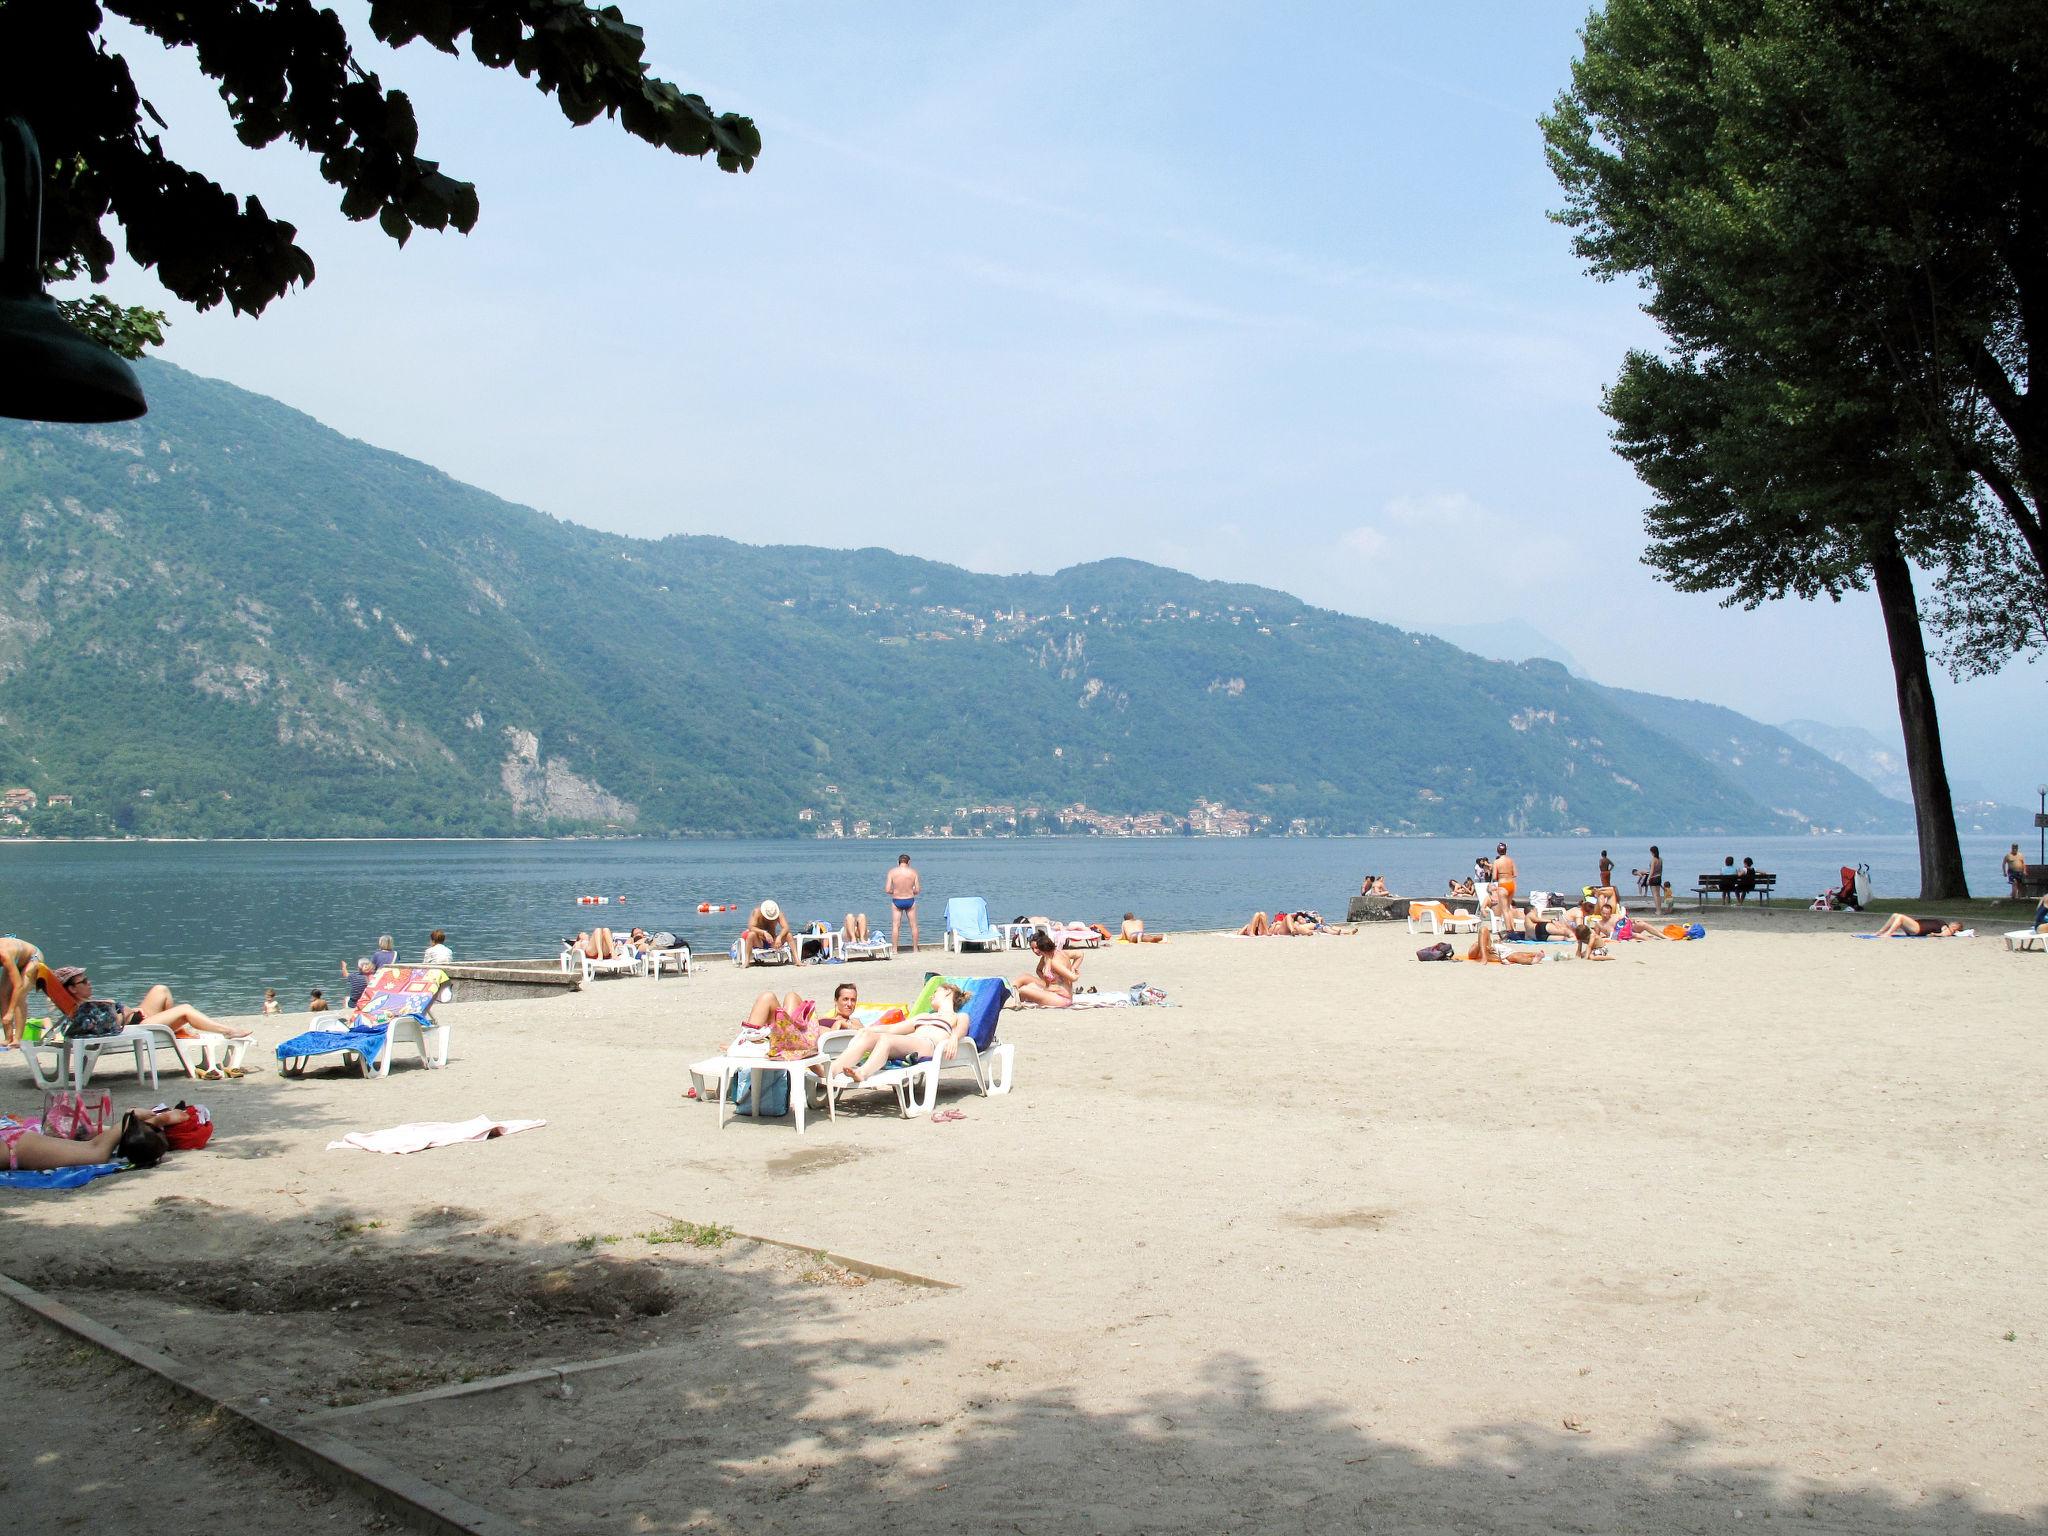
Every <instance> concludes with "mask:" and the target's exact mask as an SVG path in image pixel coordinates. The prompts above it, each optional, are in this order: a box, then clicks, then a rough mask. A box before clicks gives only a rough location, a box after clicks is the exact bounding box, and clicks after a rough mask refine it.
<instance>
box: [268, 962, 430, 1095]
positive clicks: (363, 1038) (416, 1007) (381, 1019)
mask: <svg viewBox="0 0 2048 1536" xmlns="http://www.w3.org/2000/svg"><path fill="white" fill-rule="evenodd" d="M446 985H448V973H447V972H446V971H443V970H439V969H437V968H436V967H433V966H425V965H422V966H411V965H387V966H385V967H384V969H383V970H381V971H379V972H378V973H377V974H376V975H375V976H373V977H371V978H370V985H369V986H368V987H367V988H366V989H365V990H364V992H363V1000H362V1001H361V1002H360V1003H358V1004H357V1005H356V1011H355V1013H354V1014H352V1015H351V1016H350V1018H349V1021H348V1026H347V1027H346V1028H344V1029H313V1030H308V1031H307V1032H306V1033H305V1034H303V1035H294V1036H293V1037H292V1038H291V1039H289V1040H287V1041H285V1042H284V1043H283V1044H282V1045H280V1046H278V1048H277V1059H278V1063H279V1065H280V1066H281V1067H282V1069H283V1070H284V1071H286V1072H290V1073H295V1074H296V1073H300V1072H304V1071H305V1070H306V1063H307V1062H308V1061H310V1060H311V1059H312V1058H313V1057H315V1056H331V1055H334V1054H336V1053H341V1054H345V1055H349V1056H352V1057H354V1058H355V1063H356V1067H357V1070H359V1071H360V1072H361V1073H362V1074H363V1076H365V1077H384V1076H386V1075H387V1074H389V1072H390V1070H391V1047H392V1046H394V1045H397V1044H399V1043H400V1042H402V1041H407V1040H409V1041H411V1042H412V1043H413V1044H414V1045H416V1046H418V1047H419V1048H420V1060H421V1062H422V1063H424V1064H425V1065H426V1066H428V1067H445V1066H446V1065H447V1064H448V1026H447V1025H446V1024H443V1023H439V1022H437V1021H436V1020H435V1018H434V1016H433V1014H434V999H435V997H436V995H437V994H439V992H440V990H441V989H442V988H443V987H445V986H446ZM430 1039H431V1040H432V1042H433V1045H432V1048H431V1049H429V1047H428V1041H429V1040H430Z"/></svg>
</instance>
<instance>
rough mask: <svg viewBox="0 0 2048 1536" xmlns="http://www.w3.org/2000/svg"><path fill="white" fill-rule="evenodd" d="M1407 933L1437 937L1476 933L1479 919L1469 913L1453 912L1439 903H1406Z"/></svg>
mask: <svg viewBox="0 0 2048 1536" xmlns="http://www.w3.org/2000/svg"><path fill="white" fill-rule="evenodd" d="M1418 925H1419V926H1418ZM1408 931H1409V932H1410V933H1411V934H1438V935H1441V934H1446V933H1477V932H1478V931H1479V919H1478V918H1477V917H1474V916H1473V915H1472V914H1471V913H1469V912H1453V911H1452V910H1451V909H1450V908H1449V907H1448V906H1446V905H1444V903H1442V902H1440V901H1411V902H1409V903H1408Z"/></svg>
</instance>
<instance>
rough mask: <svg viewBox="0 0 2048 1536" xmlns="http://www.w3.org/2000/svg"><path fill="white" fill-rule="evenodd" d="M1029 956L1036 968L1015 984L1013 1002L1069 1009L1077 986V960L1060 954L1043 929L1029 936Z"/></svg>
mask: <svg viewBox="0 0 2048 1536" xmlns="http://www.w3.org/2000/svg"><path fill="white" fill-rule="evenodd" d="M1031 952H1032V953H1033V954H1035V955H1036V956H1038V964H1037V966H1036V967H1035V968H1034V969H1033V970H1032V973H1031V974H1030V975H1029V976H1020V977H1018V978H1017V982H1016V993H1017V1001H1018V1002H1020V1003H1029V1004H1030V1005H1031V1006H1032V1007H1034V1008H1071V1007H1073V1006H1074V988H1076V987H1078V986H1079V985H1080V984H1081V957H1080V956H1079V955H1076V954H1070V953H1066V952H1063V951H1062V950H1061V949H1060V947H1059V945H1058V944H1056V943H1054V942H1053V937H1052V935H1051V934H1049V933H1047V932H1046V931H1045V930H1044V929H1043V928H1034V929H1033V930H1032V932H1031Z"/></svg>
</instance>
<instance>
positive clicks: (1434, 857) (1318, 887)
mask: <svg viewBox="0 0 2048 1536" xmlns="http://www.w3.org/2000/svg"><path fill="white" fill-rule="evenodd" d="M2009 841H2010V839H2009V838H1998V837H1985V836H1971V837H1965V838H1964V839H1963V856H1964V859H1965V861H1966V863H1967V865H1968V868H1969V872H1970V888H1971V890H1972V892H1973V893H1974V894H1976V895H1980V896H1988V895H1997V894H2002V888H2001V886H2000V885H1999V881H1998V861H1999V856H2000V854H2002V853H2003V852H2004V850H2005V847H2006V845H2007V843H2008V842H2009ZM1659 845H1660V846H1661V847H1662V848H1663V850H1664V862H1665V869H1666V872H1667V874H1668V875H1669V876H1670V877H1671V879H1672V883H1673V884H1674V885H1677V886H1679V887H1680V888H1681V889H1684V888H1685V887H1687V886H1689V885H1690V884H1691V878H1690V877H1691V876H1693V875H1694V874H1696V873H1698V872H1700V871H1703V870H1716V869H1719V868H1720V867H1721V860H1722V858H1723V857H1724V856H1726V855H1729V854H1733V855H1734V856H1735V857H1736V859H1737V860H1738V861H1739V860H1740V859H1741V858H1742V857H1743V856H1744V855H1745V854H1746V855H1748V856H1750V857H1752V858H1754V859H1755V860H1756V861H1757V866H1758V867H1759V868H1761V869H1766V870H1770V871H1773V872H1774V873H1776V874H1777V875H1778V877H1779V880H1780V890H1781V891H1783V892H1786V893H1788V895H1789V896H1796V897H1799V898H1801V899H1810V898H1811V896H1812V894H1813V893H1814V892H1816V891H1819V890H1820V889H1821V888H1822V887H1823V886H1828V887H1832V886H1833V885H1834V884H1835V883H1836V879H1837V870H1838V869H1839V867H1840V866H1841V865H1843V864H1853V863H1868V864H1869V865H1870V867H1871V872H1872V878H1873V883H1874V886H1875V888H1876V890H1877V892H1878V893H1879V900H1880V901H1882V902H1884V903H1885V904H1886V905H1887V906H1888V907H1889V906H1891V905H1896V904H1899V903H1901V902H1905V901H1906V898H1902V897H1899V896H1897V895H1896V893H1898V892H1910V891H1917V890H1918V889H1919V861H1918V854H1917V852H1916V846H1915V843H1914V840H1913V839H1912V838H1910V837H1893V838H1872V837H1863V838H1848V837H1842V838H1833V837H1777V838H1771V837H1758V838H1748V839H1734V840H1723V839H1712V840H1709V839H1701V838H1663V839H1660V840H1659ZM1511 846H1512V849H1513V852H1514V854H1515V856H1516V859H1517V861H1518V863H1519V864H1520V866H1521V871H1522V887H1523V889H1524V890H1530V889H1536V888H1547V887H1558V888H1576V887H1578V886H1580V885H1584V884H1586V883H1588V882H1590V881H1591V880H1592V879H1593V878H1594V874H1595V872H1596V867H1597V864H1598V860H1599V855H1600V850H1601V848H1602V847H1606V848H1608V849H1609V850H1610V851H1611V852H1612V854H1613V856H1614V863H1615V871H1616V880H1617V883H1621V884H1623V885H1624V886H1625V887H1629V886H1632V884H1633V882H1631V881H1629V880H1628V871H1629V870H1630V869H1632V868H1634V867H1636V866H1638V865H1647V864H1648V862H1649V851H1648V840H1647V839H1640V838H1634V839H1627V840H1624V839H1619V838H1616V839H1609V840H1604V841H1603V840H1602V839H1599V838H1517V839H1512V840H1511ZM1489 848H1490V845H1489ZM1482 851H1488V848H1482V846H1481V845H1480V844H1479V843H1478V842H1476V841H1475V842H1473V843H1471V844H1469V845H1468V844H1467V843H1465V842H1463V841H1456V840H1452V839H1449V838H1429V839H1418V838H1388V839H1379V838H1158V839H1124V838H1020V839H995V840H988V839H980V840H954V841H945V842H912V843H904V844H901V845H898V844H891V843H882V842H832V841H810V840H806V841H789V842H639V841H622V842H531V843H528V842H511V843H486V842H338V843H5V844H0V932H9V933H18V934H21V935H23V936H25V937H27V938H29V939H32V940H34V941H36V942H37V943H39V944H41V945H42V947H43V950H44V952H45V954H47V955H48V956H49V958H50V961H51V963H52V964H54V965H83V966H85V967H87V968H88V969H89V970H90V971H91V972H92V974H93V980H94V983H95V985H96V986H97V987H98V989H99V992H100V995H101V996H103V997H114V998H119V999H122V1000H126V1001H133V1000H134V999H135V998H136V997H138V996H139V995H140V994H141V992H142V990H143V989H144V988H145V987H146V986H148V985H149V984H150V983H151V982H156V981H162V982H166V983H168V984H169V985H170V987H171V989H172V990H173V991H174V992H175V993H176V994H177V995H178V996H179V997H180V998H189V999H190V1000H191V1001H193V1002H195V1003H197V1004H198V1005H199V1006H200V1007H202V1008H204V1009H207V1010H209V1011H213V1012H219V1013H227V1014H239V1013H253V1012H255V1011H256V1010H257V1009H258V1008H259V1007H260V1006H261V1002H262V997H263V989H264V988H265V987H276V988H277V990H278V997H279V1000H280V1001H281V1002H282V1003H283V1004H284V1006H285V1008H286V1009H287V1010H293V1009H298V1008H303V1007H304V1006H305V1001H306V995H307V991H308V989H309V988H311V987H315V986H321V987H325V988H326V989H327V993H328V996H329V997H330V998H332V997H334V996H335V995H336V993H337V988H338V986H339V983H340V980H341V977H340V973H339V965H340V962H341V961H342V960H343V959H344V958H347V959H350V960H353V959H354V958H355V957H356V956H358V955H362V954H367V953H368V952H369V950H370V948H371V945H372V943H373V942H374V940H375V939H376V937H377V935H378V934H380V933H390V934H393V935H395V936H396V937H397V939H398V948H399V953H400V955H401V956H404V957H407V958H410V957H412V956H415V955H417V954H418V953H419V952H420V950H421V948H422V947H423V946H424V945H425V944H426V941H427V940H426V935H427V932H428V930H429V929H432V928H445V929H446V930H447V931H448V935H449V945H450V947H451V948H452V949H453V950H454V951H455V955H456V958H457V959H458V960H482V959H492V958H504V957H511V956H535V955H552V954H554V953H555V952H556V951H557V950H558V949H559V947H560V942H561V939H562V937H563V936H564V935H565V934H571V933H574V932H576V931H577V930H578V929H579V928H585V927H588V926H590V925H591V923H592V922H593V921H597V922H603V923H606V924H607V925H609V926H612V927H615V928H626V927H631V926H632V925H633V924H635V923H638V924H640V925H641V926H642V927H646V928H670V929H673V930H675V931H676V932H678V933H680V934H682V935H683V936H684V937H685V938H687V939H688V940H689V941H690V943H691V944H692V946H693V947H695V948H697V949H699V950H700V951H715V950H721V949H723V948H725V946H726V945H728V944H729V943H730V942H731V940H732V936H733V934H734V933H735V932H736V930H737V926H738V924H737V920H736V919H737V916H738V915H743V914H744V909H745V907H746V906H748V905H751V903H753V902H754V901H756V900H758V899H759V898H761V897H763V896H773V897H775V898H776V899H777V900H778V901H780V902H781V903H782V906H783V908H784V910H785V911H787V912H788V913H789V915H790V917H791V918H792V920H793V921H796V922H798V923H803V922H808V921H809V920H811V919H812V918H824V919H826V920H828V921H830V922H831V923H832V924H833V925H834V926H835V927H836V926H837V925H838V923H839V921H840V919H841V917H842V916H843V915H844V914H845V913H846V912H847V911H849V910H855V911H865V912H867V913H868V915H869V917H870V919H871V920H873V921H875V922H876V923H877V925H878V926H881V927H883V928H884V929H886V927H887V916H886V915H887V913H888V910H889V906H888V903H887V902H886V901H885V900H884V899H883V898H882V894H881V886H882V876H883V873H884V872H885V871H886V870H887V868H888V866H889V865H890V864H891V863H892V862H893V861H894V859H895V857H896V855H897V854H898V853H899V852H908V853H909V854H910V855H911V857H912V859H913V860H914V861H915V862H916V865H917V867H918V870H919V872H920V873H921V874H922V875H923V877H924V889H925V892H926V895H925V898H924V901H923V904H922V905H921V907H920V908H919V919H920V922H921V924H922V926H923V932H924V937H925V940H926V942H928V943H931V942H935V941H936V940H937V939H938V937H939V935H940V934H941V932H942V931H943V928H944V914H945V902H946V898H947V897H949V896H962V895H967V896H973V895H978V896H983V897H986V898H987V900H988V905H989V912H990V915H991V916H992V917H994V918H995V919H996V920H998V921H1004V920H1007V919H1009V918H1011V917H1014V916H1019V915H1022V914H1027V913H1045V914H1047V915H1049V916H1053V917H1062V918H1068V917H1072V918H1081V919H1084V920H1092V921H1097V922H1103V923H1108V924H1112V925H1113V924H1114V923H1115V922H1116V921H1117V920H1118V919H1119V918H1120V917H1121V916H1122V915H1123V914H1124V912H1126V911H1128V910H1135V911H1137V912H1138V913H1139V914H1140V915H1142V916H1143V917H1144V918H1145V920H1146V921H1147V922H1148V923H1149V924H1151V925H1152V926H1153V927H1154V928H1157V929H1162V930H1165V929H1178V928H1222V927H1226V926H1227V927H1235V926H1237V925H1238V924H1240V923H1242V922H1243V921H1245V919H1246V918H1247V917H1248V916H1249V915H1250V913H1251V912H1252V911H1253V909H1255V908H1259V909H1265V910H1269V911H1270V910H1272V909H1273V908H1275V907H1277V906H1282V905H1285V906H1289V907H1294V906H1308V907H1313V908H1315V909H1317V910H1319V911H1321V912H1323V913H1324V914H1326V915H1328V916H1330V917H1332V918H1341V917H1342V916H1343V913H1344V906H1345V901H1346V899H1347V897H1348V896H1349V895H1350V894H1351V893H1352V892H1354V891H1356V890H1357V889H1358V882H1359V880H1360V879H1361V878H1362V877H1363V876H1365V875H1367V874H1380V875H1384V876H1385V877H1386V879H1387V882H1388V884H1389V885H1390V886H1391V887H1392V888H1393V889H1394V890H1396V891H1398V892H1400V893H1402V894H1403V895H1437V894H1440V893H1441V892H1442V891H1443V889H1444V882H1445V881H1446V880H1447V879H1449V878H1450V876H1452V875H1454V874H1455V875H1468V874H1470V873H1471V869H1472V860H1473V857H1474V855H1476V854H1478V853H1480V852H1482ZM585 894H588V895H606V896H610V897H612V898H613V904H612V905H609V906H605V907H599V908H590V907H579V906H578V905H577V904H576V897H577V896H579V895H585ZM621 896H623V897H625V898H626V901H625V905H624V906H620V905H618V904H617V899H618V898H619V897H621ZM700 901H711V902H737V903H740V904H741V905H742V914H737V915H735V914H726V915H719V916H709V917H706V916H700V915H698V913H697V910H696V908H697V904H698V903H699V902H700ZM906 937H907V935H906ZM31 1011H34V1010H33V1009H32V1010H31Z"/></svg>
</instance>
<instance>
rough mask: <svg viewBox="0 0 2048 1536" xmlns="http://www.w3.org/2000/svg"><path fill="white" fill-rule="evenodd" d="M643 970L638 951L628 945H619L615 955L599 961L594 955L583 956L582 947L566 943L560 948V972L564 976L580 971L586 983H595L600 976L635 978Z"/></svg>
mask: <svg viewBox="0 0 2048 1536" xmlns="http://www.w3.org/2000/svg"><path fill="white" fill-rule="evenodd" d="M645 968H646V965H645V962H644V961H643V960H642V959H641V957H640V954H639V951H637V950H635V949H634V948H632V946H630V945H626V944H621V945H620V946H619V947H618V951H617V953H615V954H614V955H613V956H612V957H611V959H609V960H601V959H599V958H598V957H597V956H596V955H587V954H585V953H584V952H583V947H582V946H581V945H579V944H575V943H568V944H564V945H563V946H562V970H563V972H564V974H567V973H569V972H573V971H581V972H582V973H583V979H584V980H585V981H586V982H590V981H595V980H597V978H598V977H600V976H636V975H639V974H640V973H641V972H642V971H643V970H644V969H645Z"/></svg>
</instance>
